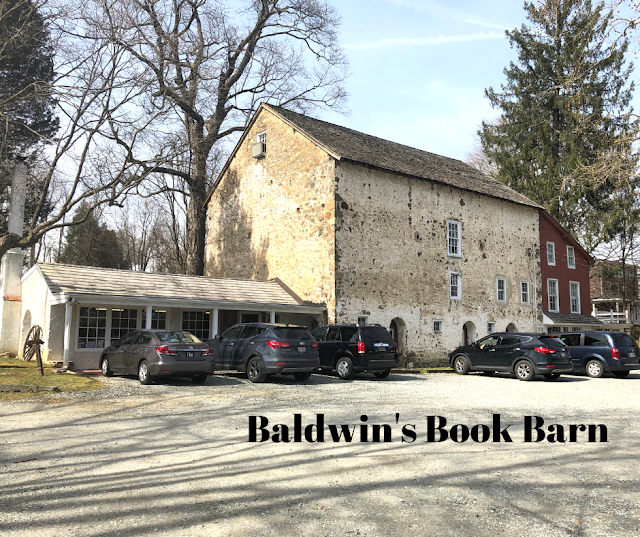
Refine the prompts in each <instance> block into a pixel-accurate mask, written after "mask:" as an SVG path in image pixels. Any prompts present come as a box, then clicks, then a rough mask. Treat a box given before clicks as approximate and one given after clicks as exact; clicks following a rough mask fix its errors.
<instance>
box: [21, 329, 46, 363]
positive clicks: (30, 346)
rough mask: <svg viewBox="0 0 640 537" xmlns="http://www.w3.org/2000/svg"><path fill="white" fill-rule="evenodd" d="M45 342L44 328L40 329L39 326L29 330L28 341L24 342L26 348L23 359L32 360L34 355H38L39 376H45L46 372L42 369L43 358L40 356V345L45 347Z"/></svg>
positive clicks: (23, 351) (23, 350)
mask: <svg viewBox="0 0 640 537" xmlns="http://www.w3.org/2000/svg"><path fill="white" fill-rule="evenodd" d="M43 344H44V341H43V340H42V328H40V327H39V326H38V325H37V324H34V325H33V326H32V327H31V330H29V333H28V334H27V339H26V340H25V342H24V347H23V349H22V359H23V360H25V361H29V360H31V358H33V355H34V354H35V355H36V361H37V363H38V374H39V375H40V376H42V375H44V370H43V368H42V357H41V356H40V345H43Z"/></svg>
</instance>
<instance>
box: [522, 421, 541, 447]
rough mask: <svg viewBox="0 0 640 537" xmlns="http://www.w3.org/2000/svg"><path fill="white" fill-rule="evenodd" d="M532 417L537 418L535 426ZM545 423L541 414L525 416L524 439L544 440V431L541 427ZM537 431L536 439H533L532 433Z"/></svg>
mask: <svg viewBox="0 0 640 537" xmlns="http://www.w3.org/2000/svg"><path fill="white" fill-rule="evenodd" d="M532 418H535V419H536V424H535V426H533V427H532V426H531V420H532ZM543 425H544V420H543V419H542V418H541V417H540V416H525V417H524V441H525V442H542V441H543V440H544V436H545V434H544V431H543V430H542V429H541V428H540V427H542V426H543ZM534 430H535V431H536V439H535V440H532V439H531V433H532V432H533V431H534Z"/></svg>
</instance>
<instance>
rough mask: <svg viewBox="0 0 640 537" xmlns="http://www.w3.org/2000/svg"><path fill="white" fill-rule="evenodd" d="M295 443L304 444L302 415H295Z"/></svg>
mask: <svg viewBox="0 0 640 537" xmlns="http://www.w3.org/2000/svg"><path fill="white" fill-rule="evenodd" d="M293 441H294V442H302V414H294V415H293Z"/></svg>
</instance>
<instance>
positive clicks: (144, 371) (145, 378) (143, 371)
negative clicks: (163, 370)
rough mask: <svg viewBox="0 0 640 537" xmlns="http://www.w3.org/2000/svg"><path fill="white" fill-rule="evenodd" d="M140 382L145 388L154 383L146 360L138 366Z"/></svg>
mask: <svg viewBox="0 0 640 537" xmlns="http://www.w3.org/2000/svg"><path fill="white" fill-rule="evenodd" d="M138 380H139V381H140V384H144V385H145V386H146V385H148V384H151V383H153V377H152V376H151V374H150V373H149V364H148V363H147V361H146V360H142V362H140V363H139V364H138Z"/></svg>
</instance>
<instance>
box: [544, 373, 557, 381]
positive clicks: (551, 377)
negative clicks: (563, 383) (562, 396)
mask: <svg viewBox="0 0 640 537" xmlns="http://www.w3.org/2000/svg"><path fill="white" fill-rule="evenodd" d="M544 378H546V379H547V380H556V379H559V378H560V373H547V374H545V375H544Z"/></svg>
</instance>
